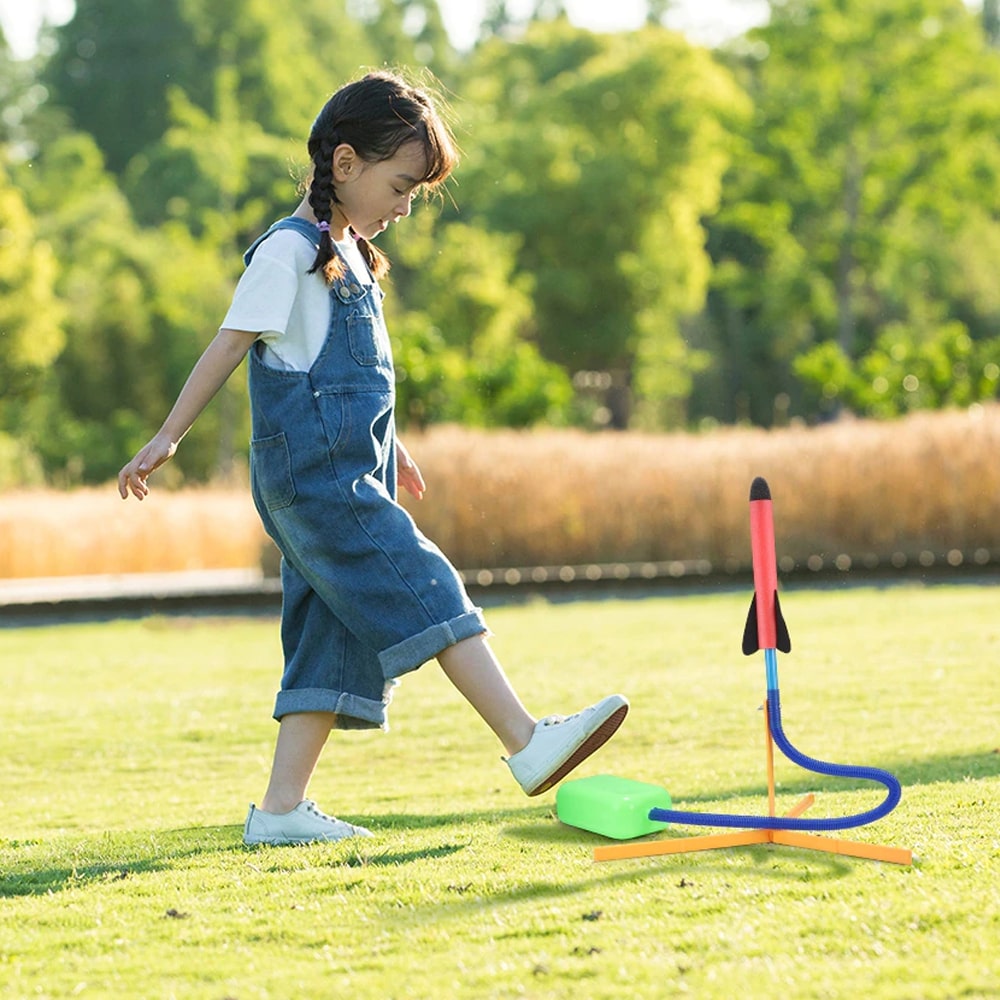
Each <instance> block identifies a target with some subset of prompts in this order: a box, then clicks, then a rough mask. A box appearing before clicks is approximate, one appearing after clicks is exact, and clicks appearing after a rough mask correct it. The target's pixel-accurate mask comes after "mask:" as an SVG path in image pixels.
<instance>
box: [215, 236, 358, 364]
mask: <svg viewBox="0 0 1000 1000" xmlns="http://www.w3.org/2000/svg"><path fill="white" fill-rule="evenodd" d="M336 246H337V249H338V250H340V252H341V255H342V256H343V257H344V258H345V259H346V260H347V262H348V264H349V265H350V267H351V270H352V271H353V272H354V276H355V279H356V280H357V281H358V282H359V283H362V284H365V285H369V284H371V282H372V278H371V274H370V273H369V271H368V267H367V265H366V264H365V261H364V258H363V257H362V256H361V251H359V250H358V247H357V244H356V243H355V242H354V240H352V239H347V240H345V241H344V242H342V243H341V242H338V243H337V244H336ZM315 259H316V248H315V247H314V246H313V245H312V244H311V243H310V242H309V240H306V239H303V238H302V234H301V233H298V232H296V231H295V230H294V229H279V230H278V231H277V232H275V233H272V234H271V235H270V236H269V237H268V238H267V239H266V240H264V242H263V243H261V245H260V246H259V247H257V249H256V250H255V251H254V255H253V257H252V258H251V260H250V264H249V265H248V266H247V269H246V270H245V271H244V272H243V274H242V276H241V277H240V280H239V283H238V284H237V286H236V291H235V292H234V293H233V301H232V304H231V305H230V306H229V312H227V313H226V318H225V319H224V320H223V321H222V324H221V328H222V329H227V330H243V331H245V332H247V333H259V334H260V336H259V337H258V338H257V339H258V340H262V341H263V342H264V344H265V350H264V354H263V358H262V360H263V361H264V363H265V364H268V365H270V366H271V367H272V368H281V369H284V370H286V371H300V372H305V371H308V370H309V369H310V368H311V367H312V363H313V362H314V361H315V360H316V358H317V356H318V355H319V352H320V349H321V348H322V347H323V342H324V341H325V340H326V334H327V329H328V327H329V325H330V289H329V286H328V285H327V283H326V280H325V279H324V277H323V275H322V274H320V273H318V272H317V273H316V274H309V273H308V271H309V268H310V267H312V263H313V261H314V260H315Z"/></svg>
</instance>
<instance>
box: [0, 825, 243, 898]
mask: <svg viewBox="0 0 1000 1000" xmlns="http://www.w3.org/2000/svg"><path fill="white" fill-rule="evenodd" d="M241 832H242V827H238V826H206V827H189V828H187V829H182V830H156V831H148V830H147V831H142V832H141V833H135V834H128V833H113V834H112V833H109V834H103V835H100V836H98V837H91V838H86V839H82V840H76V841H72V842H67V840H66V838H59V839H58V840H56V841H52V842H49V841H44V840H23V841H18V840H9V841H0V857H2V858H3V870H2V871H0V898H9V897H13V896H44V895H47V894H49V893H55V892H62V891H63V890H65V889H75V888H80V887H84V886H87V885H93V884H95V883H112V882H124V881H126V880H127V879H130V878H132V877H133V876H135V875H142V874H146V873H148V872H158V871H163V870H165V869H168V868H172V867H173V866H174V865H175V864H176V863H177V862H178V861H181V860H184V859H186V858H195V857H198V856H199V855H206V854H220V853H225V852H229V851H233V850H235V849H237V848H239V849H241V850H242V849H244V848H243V845H242V842H241V840H240V833H241ZM22 850H23V853H22Z"/></svg>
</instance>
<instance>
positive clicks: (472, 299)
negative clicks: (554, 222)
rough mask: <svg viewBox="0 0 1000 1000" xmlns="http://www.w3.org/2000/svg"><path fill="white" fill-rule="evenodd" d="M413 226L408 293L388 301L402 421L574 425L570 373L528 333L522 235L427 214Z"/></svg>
mask: <svg viewBox="0 0 1000 1000" xmlns="http://www.w3.org/2000/svg"><path fill="white" fill-rule="evenodd" d="M407 226H408V231H407V233H406V235H405V236H402V237H401V238H400V240H399V244H398V247H396V248H395V250H394V252H393V259H394V261H395V263H394V266H393V272H392V273H393V278H392V288H393V292H394V293H395V292H396V291H398V293H399V294H398V297H397V295H395V294H393V295H391V296H390V297H389V298H388V299H387V300H386V301H387V312H388V316H389V327H390V330H392V331H394V339H395V344H396V346H395V358H396V368H397V372H398V376H399V378H400V380H401V381H400V383H399V385H398V387H397V388H398V393H399V400H400V416H401V418H402V423H403V424H404V425H405V424H406V423H407V422H409V421H413V422H414V423H416V424H426V423H436V422H442V421H448V422H462V423H468V424H473V425H478V426H508V427H526V426H531V425H533V424H537V423H540V422H546V423H550V424H556V425H559V424H565V423H567V422H568V421H569V407H570V404H571V402H572V395H573V393H572V387H571V386H570V384H569V378H568V376H567V375H566V373H565V371H564V369H562V368H561V367H559V366H558V365H556V364H555V363H553V362H551V361H546V360H545V359H543V358H542V356H541V354H540V353H539V351H538V349H537V347H536V346H535V345H534V344H533V343H532V342H531V341H530V340H528V339H526V335H527V334H528V333H529V332H530V326H529V324H530V322H531V298H530V292H531V283H530V280H529V279H528V277H527V276H526V275H524V274H520V275H519V274H517V273H516V271H515V267H516V264H515V260H516V252H517V246H518V242H519V241H518V239H517V237H514V236H510V235H503V234H499V233H489V232H486V231H484V230H482V229H479V228H476V227H474V226H470V225H467V224H465V223H462V222H452V223H450V224H448V225H442V224H441V223H440V221H439V220H436V219H435V216H434V214H433V213H432V212H431V211H427V210H423V211H419V212H418V213H417V214H416V216H415V217H414V218H413V219H412V220H409V221H408V222H407ZM397 299H398V300H402V301H403V302H405V307H404V308H402V309H400V308H399V304H398V301H397Z"/></svg>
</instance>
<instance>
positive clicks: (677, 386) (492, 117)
mask: <svg viewBox="0 0 1000 1000" xmlns="http://www.w3.org/2000/svg"><path fill="white" fill-rule="evenodd" d="M462 92H463V98H464V101H465V102H467V103H464V104H463V107H462V118H463V121H466V122H468V129H469V133H470V135H472V136H474V145H472V147H471V149H470V155H469V157H468V163H467V164H466V165H465V166H464V167H463V170H462V174H461V184H460V186H459V187H458V189H457V197H458V198H459V199H460V203H459V209H460V211H461V213H462V215H461V217H462V218H463V219H468V218H469V217H471V218H472V220H473V221H474V222H476V223H477V224H479V225H481V226H484V227H485V228H487V229H490V230H494V231H499V232H508V233H514V234H517V235H518V236H519V237H520V247H519V250H518V269H519V271H521V272H523V273H525V274H527V275H529V276H530V278H531V280H532V282H533V285H534V292H533V302H534V328H533V330H532V331H531V333H532V335H533V336H534V338H535V339H536V340H537V342H538V344H539V346H540V348H541V350H542V353H543V354H544V355H545V356H546V357H547V358H550V359H552V360H555V361H557V362H559V363H560V364H561V365H563V367H564V368H566V369H567V371H569V372H573V371H576V370H580V369H604V370H615V371H617V372H620V373H621V375H620V380H621V381H622V382H623V383H624V384H626V385H630V386H634V388H635V389H636V391H637V393H638V396H639V401H640V406H641V407H642V409H643V412H644V415H645V416H646V418H647V419H648V420H650V421H655V420H656V419H661V420H662V419H672V421H673V422H677V421H678V420H680V419H682V417H683V400H684V398H685V395H686V392H687V388H688V384H689V380H690V376H691V373H692V372H693V371H694V370H696V369H697V367H698V365H699V364H700V363H701V361H702V359H701V358H699V357H698V356H697V355H696V354H694V353H693V352H691V351H690V350H689V349H688V346H687V345H686V344H685V342H684V341H683V339H682V337H681V335H680V330H679V325H678V324H679V320H680V318H681V317H682V316H684V315H686V314H689V313H692V312H697V310H698V309H699V308H700V306H701V304H702V297H703V294H704V289H705V285H706V282H707V279H708V260H707V258H706V257H705V254H704V251H703V242H704V233H703V230H702V228H701V224H700V220H701V217H702V216H703V215H705V214H707V213H711V212H712V211H713V210H714V209H715V207H716V204H717V201H718V197H719V185H720V179H721V175H722V172H723V170H724V169H725V167H726V164H727V157H728V148H729V138H728V134H729V132H728V130H729V124H728V123H729V122H730V120H737V119H739V117H740V116H741V115H742V114H744V113H745V111H746V105H745V102H744V99H743V97H742V95H741V93H740V91H739V90H738V88H737V87H736V85H735V84H734V82H733V80H732V78H731V77H730V76H729V74H727V73H726V72H725V71H724V70H722V69H721V68H720V67H719V66H717V65H716V64H715V63H714V62H713V61H712V59H711V57H710V56H709V54H708V53H707V52H706V51H704V50H703V49H698V48H695V47H693V46H691V45H689V44H688V43H687V42H686V41H685V40H684V39H683V38H682V37H681V36H679V35H676V34H674V33H672V32H668V31H665V30H663V29H658V28H646V29H644V30H642V31H639V32H635V33H629V34H622V35H594V34H591V33H589V32H585V31H581V30H579V29H576V28H574V27H572V26H571V25H570V24H569V23H568V22H567V21H566V20H565V19H558V20H555V21H552V22H550V23H537V22H536V23H534V24H532V25H531V26H530V28H529V30H528V31H527V33H526V34H525V36H524V39H523V40H522V41H521V42H518V43H515V44H512V45H507V44H503V43H501V42H499V41H491V42H487V43H485V44H483V45H481V46H480V47H479V48H478V49H477V50H476V52H475V53H474V55H473V57H472V59H470V61H469V64H468V66H467V70H466V74H465V82H464V84H463V88H462ZM628 411H629V407H628V405H627V403H626V404H625V405H623V406H622V407H621V408H620V410H619V412H617V413H616V414H615V421H614V422H615V425H616V426H624V425H625V424H627V423H628V420H629V416H630V414H629V412H628Z"/></svg>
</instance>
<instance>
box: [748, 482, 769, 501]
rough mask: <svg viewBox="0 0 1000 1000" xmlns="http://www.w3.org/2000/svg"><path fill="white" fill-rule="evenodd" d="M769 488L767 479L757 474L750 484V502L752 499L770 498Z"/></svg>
mask: <svg viewBox="0 0 1000 1000" xmlns="http://www.w3.org/2000/svg"><path fill="white" fill-rule="evenodd" d="M770 499H771V490H770V489H769V488H768V485H767V480H766V479H763V478H762V477H760V476H758V477H757V478H756V479H755V480H754V481H753V482H752V483H751V484H750V502H751V503H753V502H754V500H770Z"/></svg>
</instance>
